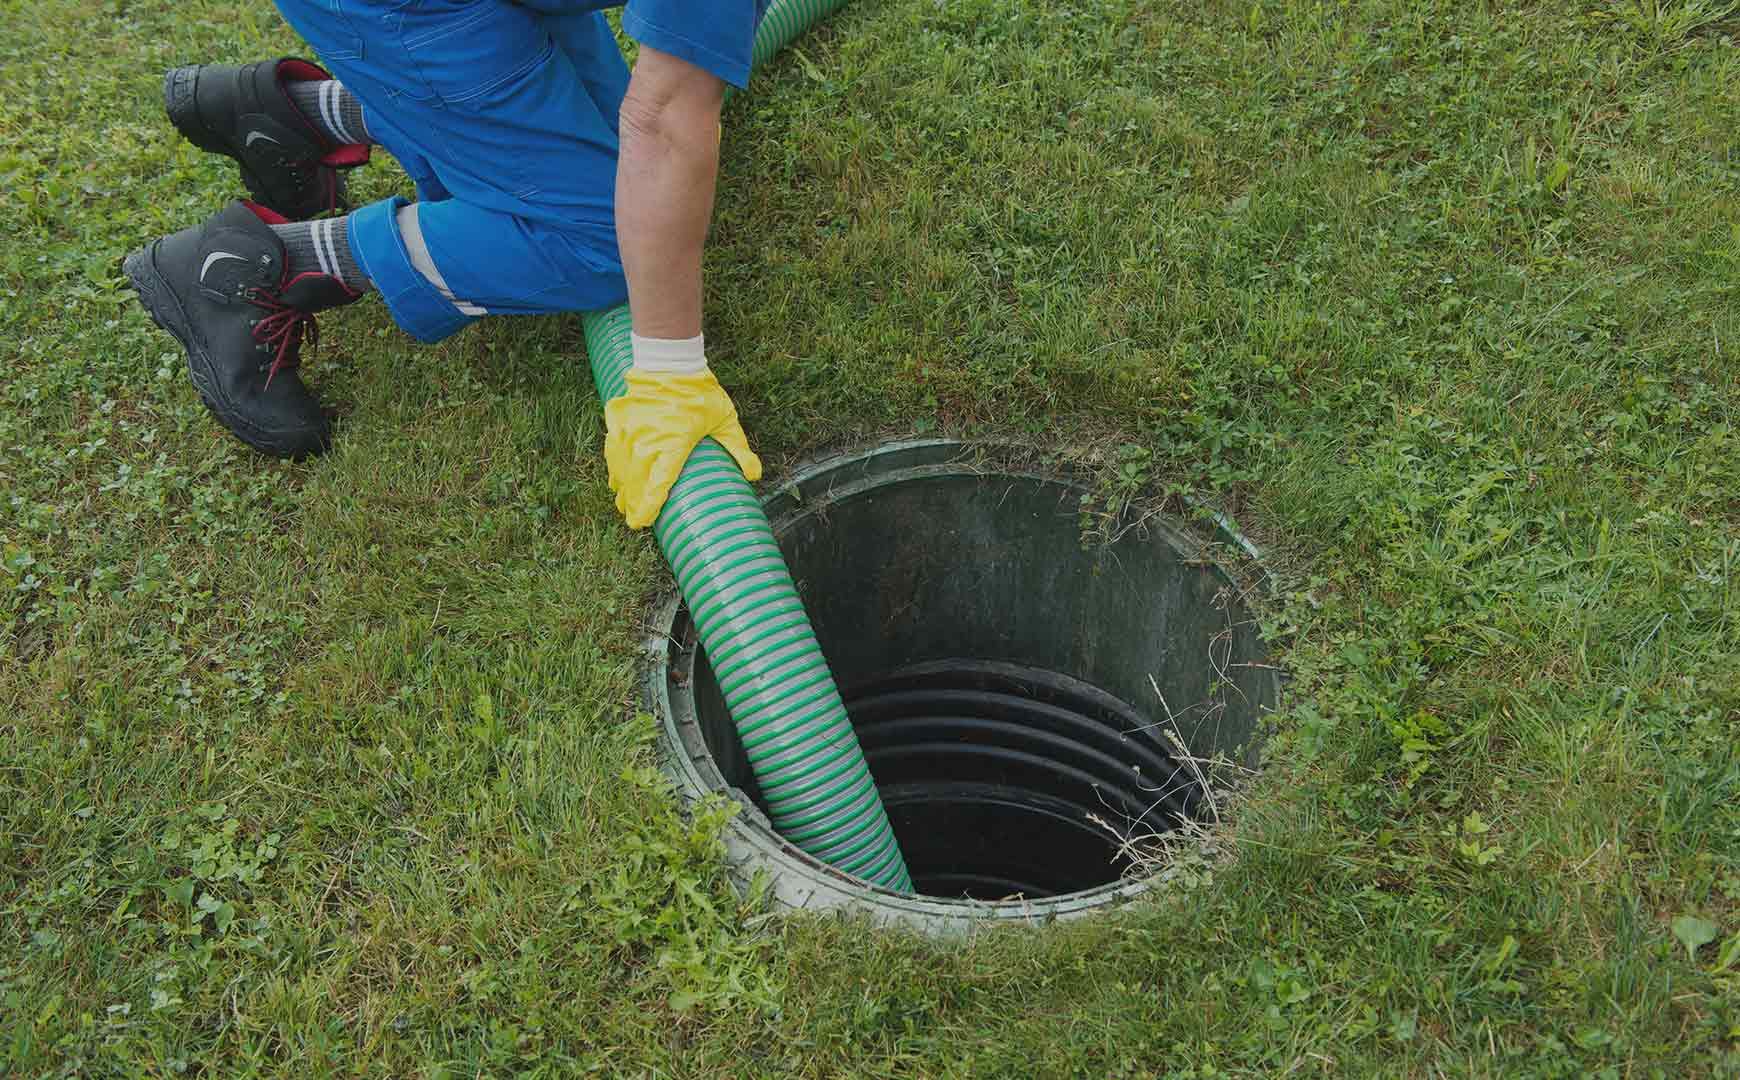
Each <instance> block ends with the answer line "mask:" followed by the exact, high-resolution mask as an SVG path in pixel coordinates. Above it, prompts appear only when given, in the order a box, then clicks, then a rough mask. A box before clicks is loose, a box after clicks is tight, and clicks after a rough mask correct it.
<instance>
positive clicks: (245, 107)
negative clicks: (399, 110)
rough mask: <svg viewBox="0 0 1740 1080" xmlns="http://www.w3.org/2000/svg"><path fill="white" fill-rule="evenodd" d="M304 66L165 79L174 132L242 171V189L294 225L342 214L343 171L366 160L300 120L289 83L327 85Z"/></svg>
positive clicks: (264, 64)
mask: <svg viewBox="0 0 1740 1080" xmlns="http://www.w3.org/2000/svg"><path fill="white" fill-rule="evenodd" d="M331 77H332V76H330V75H328V74H327V73H326V71H325V70H324V69H322V68H320V67H318V66H316V65H314V64H311V63H309V62H308V61H306V60H297V59H294V58H292V57H286V58H284V59H281V60H261V61H259V62H257V63H253V64H242V65H239V66H238V65H235V64H194V65H191V66H189V67H178V68H174V69H173V70H170V71H167V72H164V74H163V107H164V109H165V110H167V111H168V113H169V120H170V122H171V123H173V124H174V125H175V129H176V130H177V131H179V132H181V133H182V134H183V135H184V136H186V137H187V139H188V141H189V142H191V143H193V145H195V146H197V147H199V148H200V149H201V150H208V151H210V152H211V153H214V154H224V155H226V156H228V157H232V158H235V159H236V164H238V165H240V166H241V167H242V182H243V183H245V184H247V185H248V191H249V192H251V193H252V194H253V196H254V198H255V199H257V200H258V201H259V202H260V203H262V204H263V205H265V206H267V207H269V208H271V209H272V210H275V211H277V212H278V213H280V214H283V215H284V216H285V217H287V218H289V219H291V220H292V221H304V220H306V219H308V218H311V217H313V216H314V215H316V214H318V213H321V212H322V211H326V210H342V209H344V208H345V205H344V177H342V176H341V175H339V173H338V170H339V169H349V168H354V167H355V166H357V165H361V164H362V163H363V162H365V161H367V160H368V159H369V147H368V145H367V144H366V143H351V144H346V143H339V142H335V141H333V139H332V138H331V137H330V136H328V135H327V134H326V132H325V131H323V130H322V129H321V128H320V127H319V126H318V125H316V124H314V123H313V122H312V121H310V120H309V119H308V118H307V117H306V116H303V115H302V111H301V110H300V109H298V108H297V107H296V106H295V104H294V103H293V102H291V100H290V96H289V94H287V93H285V91H284V84H285V83H286V82H300V81H305V80H311V79H313V80H320V79H330V78H331Z"/></svg>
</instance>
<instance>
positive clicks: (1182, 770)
mask: <svg viewBox="0 0 1740 1080" xmlns="http://www.w3.org/2000/svg"><path fill="white" fill-rule="evenodd" d="M961 453H962V449H961V448H960V447H958V446H953V445H938V444H928V443H927V444H902V445H900V446H897V447H894V448H884V449H883V450H880V451H875V452H872V453H870V454H866V455H860V456H858V457H855V458H850V459H843V460H842V461H840V462H839V463H837V464H835V465H833V466H832V467H818V468H816V469H814V470H811V471H809V472H807V473H805V474H802V475H801V476H800V477H799V478H798V480H797V481H796V482H794V483H793V484H791V485H789V486H788V488H787V489H786V490H785V492H784V493H783V494H781V495H779V496H777V497H775V498H773V499H770V500H769V503H768V510H769V516H770V517H771V518H772V519H773V522H774V528H775V531H776V533H777V534H778V535H779V538H780V544H781V547H782V549H783V550H784V552H785V555H786V558H787V561H788V564H789V565H790V567H791V570H792V575H793V577H794V578H795V579H796V581H797V583H798V588H799V591H800V593H801V594H802V595H803V598H804V603H805V607H806V610H807V611H808V613H809V616H810V619H811V622H812V624H813V625H814V627H815V630H816V635H817V638H818V639H819V641H820V643H821V646H822V649H823V651H824V653H825V654H826V655H827V657H828V660H829V663H830V665H831V666H832V667H833V669H834V673H835V676H836V678H837V680H838V682H839V685H840V687H841V692H842V695H843V696H844V697H845V699H846V703H847V708H848V711H849V713H850V715H851V718H852V722H853V725H854V727H855V728H856V729H857V732H858V736H859V740H860V742H861V743H862V744H863V746H864V750H865V754H866V758H867V759H868V762H869V765H870V770H871V773H872V775H873V776H874V777H875V779H876V782H877V785H878V787H879V789H880V790H881V793H882V797H883V800H884V802H885V804H886V805H887V808H888V813H889V817H890V820H891V821H892V823H893V825H894V830H895V834H896V836H897V838H898V839H899V841H900V846H901V849H902V851H903V852H904V853H905V855H906V859H907V863H908V866H909V868H910V869H911V871H912V874H913V878H914V884H915V886H916V887H917V889H918V891H919V892H920V893H921V894H922V895H924V896H927V897H933V898H937V899H954V900H961V899H967V900H972V901H977V902H992V903H994V902H997V901H1007V900H1019V901H1020V902H1022V903H1023V904H1030V903H1031V902H1033V901H1045V900H1050V899H1055V898H1059V897H1079V896H1083V895H1094V890H1102V891H1111V890H1115V889H1116V888H1117V887H1118V885H1119V883H1120V882H1125V881H1126V880H1127V879H1128V877H1129V876H1130V875H1131V874H1132V871H1141V870H1144V869H1151V868H1152V863H1151V862H1150V858H1151V856H1152V853H1153V851H1154V850H1155V848H1156V846H1157V845H1155V844H1154V843H1153V841H1155V840H1156V839H1157V838H1159V837H1163V836H1165V835H1166V834H1167V833H1168V832H1169V831H1170V830H1172V829H1174V828H1175V827H1176V826H1177V825H1178V824H1179V823H1180V822H1181V821H1183V820H1186V819H1190V818H1200V817H1201V815H1202V812H1203V810H1204V807H1205V802H1206V801H1205V800H1204V798H1203V789H1202V780H1203V779H1204V778H1206V779H1207V781H1208V782H1209V783H1210V784H1211V785H1214V786H1217V787H1218V786H1220V784H1221V783H1222V782H1225V781H1227V780H1229V779H1230V778H1231V777H1232V776H1233V774H1236V773H1238V772H1240V771H1242V770H1244V769H1247V768H1249V767H1250V766H1252V765H1254V764H1255V761H1256V756H1255V742H1256V737H1257V735H1258V728H1259V725H1260V722H1261V718H1262V715H1263V714H1264V712H1266V711H1267V710H1268V709H1270V708H1272V707H1273V706H1274V704H1275V700H1276V697H1277V694H1278V688H1279V687H1278V680H1277V679H1276V677H1275V672H1274V669H1273V668H1271V667H1270V666H1269V665H1268V664H1267V663H1266V662H1265V661H1266V653H1265V649H1264V645H1263V643H1262V641H1261V639H1260V636H1259V634H1258V628H1257V625H1256V622H1255V620H1254V619H1253V618H1252V616H1251V614H1250V613H1249V611H1248V610H1247V609H1246V607H1245V604H1244V600H1243V593H1242V591H1241V589H1240V588H1239V587H1238V586H1237V584H1236V583H1235V582H1234V580H1233V578H1232V577H1231V576H1230V575H1229V574H1228V572H1227V571H1226V570H1225V569H1223V567H1222V566H1221V565H1219V563H1217V562H1216V561H1215V560H1214V559H1213V558H1210V557H1209V553H1210V548H1209V546H1208V545H1207V544H1205V539H1204V537H1202V536H1200V535H1197V534H1196V533H1194V532H1193V531H1192V530H1190V529H1188V528H1185V527H1182V526H1179V525H1176V524H1170V523H1167V522H1165V521H1163V520H1159V519H1155V520H1150V521H1149V522H1147V523H1146V524H1145V525H1144V526H1143V527H1141V528H1135V529H1130V530H1127V531H1125V532H1123V533H1122V534H1121V535H1119V536H1118V538H1117V539H1116V540H1114V541H1113V542H1111V543H1095V544H1090V545H1084V544H1083V542H1082V535H1081V516H1080V507H1081V495H1082V493H1083V490H1084V489H1083V488H1082V487H1081V486H1080V485H1079V484H1078V483H1077V482H1075V481H1074V480H1072V479H1070V478H1068V477H1059V476H1047V475H1032V474H1028V473H1025V472H1019V471H1012V470H1011V471H998V470H989V471H988V470H986V469H985V468H984V467H983V466H982V465H977V464H963V463H961V461H960V460H959V458H960V455H961ZM673 636H674V638H675V640H676V641H677V642H679V643H683V644H685V645H692V643H693V630H692V628H691V627H690V625H689V624H688V622H687V620H686V618H683V617H681V616H679V618H678V620H677V622H676V624H675V625H674V626H673ZM679 692H680V694H681V696H682V697H684V698H685V699H688V700H689V701H692V711H691V709H690V708H689V707H688V706H687V704H685V706H684V707H683V708H682V709H680V710H679V711H680V712H682V713H683V714H685V715H689V716H692V717H693V723H694V724H695V725H696V727H698V728H699V734H700V736H701V739H700V741H701V742H703V743H704V745H705V749H706V752H707V756H708V757H709V758H710V759H711V763H712V764H713V765H714V766H715V767H716V768H717V771H718V774H719V776H720V777H721V778H722V779H723V781H724V784H725V786H727V787H730V788H735V789H737V790H738V791H739V792H741V793H742V794H743V795H744V796H745V797H746V798H748V799H749V800H750V801H751V802H753V803H756V804H757V805H761V804H762V800H761V796H760V793H759V792H758V790H757V789H756V786H755V780H754V777H753V775H752V774H751V773H750V770H749V767H748V761H747V759H746V758H745V756H744V754H743V749H742V746H741V743H740V742H739V741H738V739H737V736H736V733H735V731H734V729H733V728H732V726H731V722H730V717H729V714H728V713H727V712H726V709H725V705H724V701H723V699H722V697H721V696H720V694H719V691H718V688H717V686H716V684H715V682H714V678H713V674H712V671H711V669H710V667H709V666H708V665H707V663H706V658H705V654H704V652H703V653H700V654H699V655H696V656H695V659H694V664H693V668H692V674H691V675H690V677H688V678H685V679H683V680H682V685H681V686H679V687H675V688H674V689H673V693H679ZM763 808H764V809H765V807H763Z"/></svg>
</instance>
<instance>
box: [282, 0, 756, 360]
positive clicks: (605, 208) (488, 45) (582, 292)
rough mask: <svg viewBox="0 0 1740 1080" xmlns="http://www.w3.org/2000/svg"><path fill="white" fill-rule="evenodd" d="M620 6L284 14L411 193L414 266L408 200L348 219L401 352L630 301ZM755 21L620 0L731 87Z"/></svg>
mask: <svg viewBox="0 0 1740 1080" xmlns="http://www.w3.org/2000/svg"><path fill="white" fill-rule="evenodd" d="M621 3H622V0H524V2H523V3H515V2H512V0H277V4H278V8H279V10H280V11H281V12H283V14H284V18H285V19H286V20H288V21H289V23H290V25H291V26H293V27H294V28H295V29H296V31H297V32H298V33H299V34H301V35H302V36H303V37H304V38H305V39H307V41H308V43H309V44H310V45H312V46H313V47H314V50H315V52H317V53H318V54H319V55H320V58H321V60H322V61H323V62H324V63H325V64H326V66H327V68H328V69H329V70H330V71H331V72H332V74H333V75H334V76H335V77H336V78H337V79H338V80H339V81H340V82H341V83H343V84H344V86H345V88H346V89H348V90H349V91H350V92H351V93H352V94H353V95H355V96H356V98H357V99H358V100H360V101H361V102H362V104H363V115H364V118H365V121H366V123H367V125H368V129H369V133H370V135H371V136H373V137H374V139H375V141H376V142H378V143H379V144H380V145H381V146H382V147H383V148H385V149H386V150H387V151H388V152H389V153H391V154H392V155H393V156H394V157H395V158H397V159H398V160H399V163H400V164H401V165H403V166H404V168H405V171H406V172H407V173H408V174H409V175H410V176H411V178H412V179H413V180H414V181H415V182H416V185H417V195H418V199H419V202H418V205H417V209H416V216H417V224H418V226H419V228H418V232H419V233H420V238H421V242H422V251H420V252H418V253H415V255H414V253H413V252H412V251H411V250H410V248H409V247H408V246H407V239H408V238H407V237H406V235H405V234H404V232H403V231H402V229H401V226H400V220H401V215H400V211H401V208H402V207H404V206H405V205H406V203H405V200H403V199H386V200H383V201H381V202H378V203H375V204H373V205H370V206H366V207H363V208H362V209H360V210H357V211H356V212H354V213H353V214H352V215H351V217H350V246H351V252H352V254H353V255H354V256H355V257H356V261H357V263H358V265H360V266H361V267H362V269H363V272H364V273H365V274H367V275H368V276H369V278H370V280H371V281H373V282H374V285H375V287H376V289H378V290H379V291H380V293H381V296H382V298H383V299H385V301H386V303H387V307H388V309H389V310H390V311H391V312H392V315H393V319H394V320H395V321H396V322H397V323H398V324H399V325H400V326H401V327H403V328H404V329H405V330H406V331H407V332H409V333H410V334H411V335H412V336H414V337H416V338H418V339H419V340H422V341H439V340H441V339H442V338H444V337H446V336H448V335H449V334H452V333H454V332H455V331H457V330H459V329H460V328H461V327H463V326H464V325H465V324H466V323H468V322H470V321H472V320H473V319H475V318H477V317H478V316H479V315H482V314H540V313H549V312H559V311H590V310H595V309H598V308H606V307H613V306H615V305H617V304H620V303H622V302H623V301H625V300H626V299H627V298H628V287H627V282H626V281H625V279H624V277H623V272H622V259H621V256H620V255H619V254H618V252H617V247H616V214H615V198H614V196H615V186H616V156H617V114H618V110H619V108H620V106H621V104H622V98H623V95H624V94H625V93H626V92H627V89H628V67H627V64H626V63H625V62H624V60H623V57H622V52H621V50H620V49H619V48H618V47H617V44H616V40H615V37H614V36H613V35H612V33H611V31H610V26H609V24H608V23H607V22H606V21H605V19H604V15H603V13H602V11H601V10H600V9H602V8H605V7H612V6H616V5H619V4H621ZM766 7H767V0H628V3H627V5H626V7H625V9H624V12H623V17H622V27H623V31H624V32H625V33H626V34H628V35H629V36H630V37H631V38H633V39H634V40H635V41H638V42H639V43H640V44H641V45H643V46H647V47H651V48H654V49H658V50H660V51H661V52H665V53H669V54H670V55H672V56H675V57H677V58H679V59H682V60H686V61H688V62H689V63H692V64H695V65H697V66H699V67H701V68H704V69H706V70H707V71H710V72H712V73H713V74H714V75H717V76H718V77H719V78H720V79H722V80H724V81H725V82H728V83H731V84H732V85H734V86H737V87H742V86H743V85H744V84H745V83H747V81H748V79H749V64H750V58H751V55H752V53H753V50H754V42H755V28H756V24H757V23H758V22H759V21H760V19H761V15H762V13H763V12H764V11H765V10H766ZM410 239H411V241H412V243H413V244H414V243H415V241H416V239H417V238H416V237H412V238H410ZM416 255H422V256H426V258H424V259H423V260H422V261H423V262H424V264H425V265H427V264H428V263H429V262H432V263H433V265H434V267H435V268H436V270H437V271H439V274H438V276H439V278H440V282H439V285H438V284H437V283H436V282H435V281H432V280H431V279H430V277H429V276H428V275H426V274H425V273H422V272H420V271H419V270H418V269H417V266H416V265H415V258H416Z"/></svg>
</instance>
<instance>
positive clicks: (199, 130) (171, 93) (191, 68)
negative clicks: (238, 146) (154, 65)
mask: <svg viewBox="0 0 1740 1080" xmlns="http://www.w3.org/2000/svg"><path fill="white" fill-rule="evenodd" d="M200 66H201V65H199V64H188V65H186V66H184V67H178V68H170V69H169V70H168V71H165V72H164V73H163V111H164V112H165V113H167V114H169V122H170V124H172V125H174V127H175V130H176V131H179V132H181V137H182V138H184V139H186V140H187V141H188V142H190V143H192V144H193V145H195V146H197V147H199V148H200V149H201V150H204V151H205V152H206V153H208V154H222V155H223V156H224V157H227V158H229V159H230V160H231V161H233V162H235V163H236V168H237V169H239V170H241V174H242V183H243V184H244V185H245V186H246V187H247V189H248V194H250V195H252V196H253V197H254V199H255V201H256V202H259V203H261V204H263V205H265V206H268V207H270V208H271V209H272V210H273V211H274V212H276V213H279V214H283V215H284V216H285V217H287V218H289V219H290V220H292V221H306V220H308V219H309V218H312V217H314V216H316V215H318V214H322V213H325V212H326V209H327V208H326V207H324V206H321V207H318V208H316V209H304V208H300V207H286V206H282V205H279V203H278V201H277V200H276V199H273V198H272V197H271V195H270V194H269V192H268V191H267V188H266V185H265V183H264V182H262V180H261V179H260V176H259V174H258V173H256V172H254V171H253V170H252V169H251V168H249V167H248V163H247V162H245V161H243V160H242V159H241V157H239V156H238V155H237V154H236V151H235V148H234V147H232V146H231V145H230V144H229V143H228V142H226V141H225V140H224V137H223V136H222V135H220V134H218V133H217V132H215V131H213V130H212V129H211V128H209V127H207V126H206V123H205V121H204V120H203V119H201V117H200V115H199V105H198V92H199V69H200ZM332 184H333V193H332V201H333V203H334V204H335V205H334V208H335V209H337V210H341V211H342V210H344V209H345V208H346V206H347V203H346V200H345V183H344V177H342V176H340V175H338V174H337V172H336V171H335V172H334V173H333V177H332Z"/></svg>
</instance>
